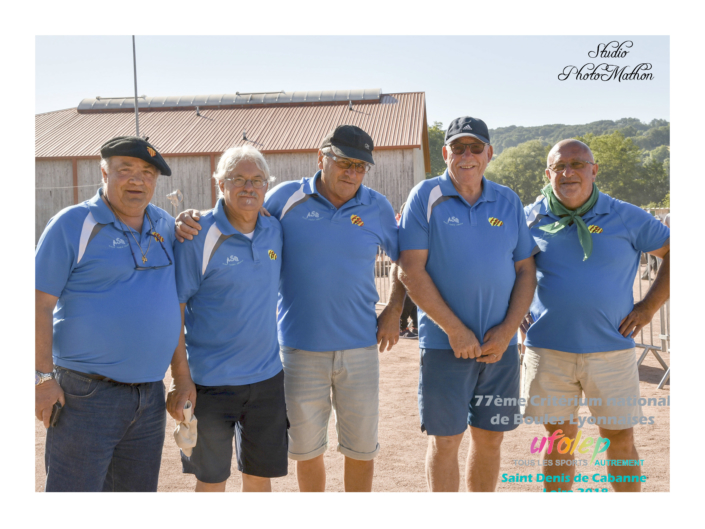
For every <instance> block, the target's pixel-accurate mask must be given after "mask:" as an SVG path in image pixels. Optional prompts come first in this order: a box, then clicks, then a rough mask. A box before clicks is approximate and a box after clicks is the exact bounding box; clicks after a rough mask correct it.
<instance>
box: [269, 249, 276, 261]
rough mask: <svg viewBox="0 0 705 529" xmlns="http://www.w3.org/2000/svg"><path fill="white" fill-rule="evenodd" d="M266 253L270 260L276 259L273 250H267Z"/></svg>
mask: <svg viewBox="0 0 705 529" xmlns="http://www.w3.org/2000/svg"><path fill="white" fill-rule="evenodd" d="M267 253H269V258H270V259H271V260H272V261H276V260H277V254H275V253H274V250H269V252H267Z"/></svg>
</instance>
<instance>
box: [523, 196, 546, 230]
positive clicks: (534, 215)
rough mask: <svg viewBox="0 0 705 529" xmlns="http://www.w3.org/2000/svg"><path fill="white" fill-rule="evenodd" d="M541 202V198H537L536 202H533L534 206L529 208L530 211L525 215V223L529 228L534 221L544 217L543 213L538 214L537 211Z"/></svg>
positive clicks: (539, 209)
mask: <svg viewBox="0 0 705 529" xmlns="http://www.w3.org/2000/svg"><path fill="white" fill-rule="evenodd" d="M541 204H543V200H539V201H538V202H537V203H536V204H534V207H533V208H531V211H529V215H528V216H527V217H526V225H527V226H528V227H529V228H531V227H533V225H534V224H535V223H536V221H539V220H541V219H542V218H543V217H545V215H539V211H541Z"/></svg>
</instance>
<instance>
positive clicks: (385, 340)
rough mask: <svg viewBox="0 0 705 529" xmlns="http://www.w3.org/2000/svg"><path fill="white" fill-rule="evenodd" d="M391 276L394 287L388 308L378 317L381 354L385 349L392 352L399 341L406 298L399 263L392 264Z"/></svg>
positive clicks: (378, 337) (388, 300) (392, 286)
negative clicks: (400, 322)
mask: <svg viewBox="0 0 705 529" xmlns="http://www.w3.org/2000/svg"><path fill="white" fill-rule="evenodd" d="M389 276H390V278H391V280H392V285H391V289H390V291H389V298H388V299H387V306H386V307H384V310H383V311H382V313H381V314H380V315H379V316H378V317H377V343H378V344H379V352H380V353H383V352H384V351H385V347H386V350H387V351H390V350H391V349H392V347H393V346H394V345H396V344H397V342H398V341H399V318H400V317H401V312H402V310H404V298H405V297H406V289H405V288H404V284H403V283H402V282H401V280H400V279H399V265H397V263H395V262H393V263H392V266H391V268H390V269H389Z"/></svg>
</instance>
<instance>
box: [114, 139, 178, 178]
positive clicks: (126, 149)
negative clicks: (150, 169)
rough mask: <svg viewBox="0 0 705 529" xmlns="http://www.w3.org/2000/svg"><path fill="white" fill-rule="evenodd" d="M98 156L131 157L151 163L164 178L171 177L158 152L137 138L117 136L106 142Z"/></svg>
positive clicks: (152, 146)
mask: <svg viewBox="0 0 705 529" xmlns="http://www.w3.org/2000/svg"><path fill="white" fill-rule="evenodd" d="M100 156H101V157H102V158H110V157H111V156H131V157H132V158H139V159H140V160H144V161H145V162H147V163H151V164H152V165H153V166H154V167H156V168H157V169H159V172H160V173H161V174H163V175H166V176H171V169H170V168H169V166H168V165H167V164H166V162H165V161H164V158H162V155H161V154H159V151H157V149H156V148H155V147H154V145H152V144H151V143H149V142H148V141H147V140H143V139H142V138H139V137H137V136H118V137H117V138H113V139H112V140H108V141H106V142H105V143H104V144H103V145H102V146H101V147H100Z"/></svg>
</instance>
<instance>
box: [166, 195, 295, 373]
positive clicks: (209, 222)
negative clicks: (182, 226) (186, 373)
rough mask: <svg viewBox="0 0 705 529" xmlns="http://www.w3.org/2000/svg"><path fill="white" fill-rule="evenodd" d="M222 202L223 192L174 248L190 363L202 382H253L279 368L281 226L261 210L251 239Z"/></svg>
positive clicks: (275, 371) (177, 284)
mask: <svg viewBox="0 0 705 529" xmlns="http://www.w3.org/2000/svg"><path fill="white" fill-rule="evenodd" d="M224 208H225V205H224V202H223V199H222V198H221V199H220V200H219V201H218V203H217V204H216V206H215V208H214V209H213V210H212V211H209V212H208V213H206V214H204V215H203V217H202V218H201V226H202V230H201V234H202V236H201V237H194V239H193V240H192V241H189V240H187V241H184V243H183V244H178V245H176V250H175V252H176V288H177V290H178V293H179V303H186V308H185V312H184V316H185V318H184V319H185V324H186V330H187V333H186V351H187V353H188V363H189V367H190V369H191V378H192V379H193V381H194V382H195V383H196V384H200V385H202V386H241V385H245V384H254V383H256V382H261V381H262V380H267V379H268V378H271V377H273V376H274V375H276V374H277V373H279V371H281V370H282V364H281V360H280V359H279V346H278V344H277V320H276V312H277V286H278V285H279V272H280V270H281V264H282V228H281V225H280V224H279V221H278V220H276V219H275V218H274V217H263V216H262V215H259V216H258V217H257V224H256V227H255V232H254V235H253V237H252V240H250V239H248V238H247V237H245V236H244V235H243V234H242V233H240V232H239V231H237V230H236V229H235V228H234V227H233V225H232V224H230V221H229V220H228V218H227V216H226V214H225V209H224ZM203 235H204V236H203Z"/></svg>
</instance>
